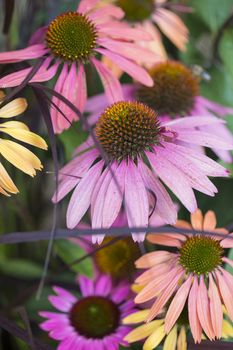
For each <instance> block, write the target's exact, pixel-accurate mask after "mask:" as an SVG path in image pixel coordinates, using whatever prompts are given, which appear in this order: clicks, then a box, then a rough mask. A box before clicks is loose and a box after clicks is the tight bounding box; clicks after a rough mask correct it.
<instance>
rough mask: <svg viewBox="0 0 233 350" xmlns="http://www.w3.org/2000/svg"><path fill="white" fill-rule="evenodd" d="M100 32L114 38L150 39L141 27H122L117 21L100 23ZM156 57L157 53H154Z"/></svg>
mask: <svg viewBox="0 0 233 350" xmlns="http://www.w3.org/2000/svg"><path fill="white" fill-rule="evenodd" d="M100 32H101V33H105V34H107V35H109V36H111V37H113V38H116V39H125V38H127V40H137V41H138V40H144V41H145V40H148V41H149V40H151V39H152V37H151V35H150V34H149V33H148V32H147V31H145V30H143V29H139V28H130V27H128V28H127V27H126V28H124V27H121V26H119V25H118V23H117V22H111V23H109V22H108V23H104V24H101V26H100ZM119 44H120V43H119ZM113 51H114V50H113ZM146 51H147V50H146ZM156 57H157V55H156Z"/></svg>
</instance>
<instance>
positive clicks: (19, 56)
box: [0, 44, 48, 63]
mask: <svg viewBox="0 0 233 350" xmlns="http://www.w3.org/2000/svg"><path fill="white" fill-rule="evenodd" d="M47 51H48V49H47V48H46V46H45V45H44V44H36V45H32V46H28V47H26V48H25V49H22V50H15V51H8V52H0V63H13V62H20V61H24V60H31V59H34V58H39V57H42V56H43V55H44V54H45V53H46V52H47Z"/></svg>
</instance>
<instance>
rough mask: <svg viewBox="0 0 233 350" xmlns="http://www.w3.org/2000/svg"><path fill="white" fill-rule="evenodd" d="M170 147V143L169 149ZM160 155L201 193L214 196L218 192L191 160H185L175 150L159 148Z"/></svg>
mask: <svg viewBox="0 0 233 350" xmlns="http://www.w3.org/2000/svg"><path fill="white" fill-rule="evenodd" d="M171 149H172V145H171V147H170V150H171ZM160 153H161V155H164V157H166V160H167V161H169V162H170V163H172V164H173V165H174V166H175V167H176V168H177V169H179V170H180V171H181V172H182V173H183V174H184V175H185V177H186V179H187V181H188V183H189V185H190V186H191V187H192V188H193V189H195V190H197V191H200V192H202V193H205V194H207V195H209V196H214V194H215V193H216V192H218V190H217V188H216V187H215V186H214V184H213V183H212V182H211V181H210V180H209V179H208V177H207V176H206V175H205V174H203V172H202V171H200V170H199V169H198V168H197V167H196V165H195V164H193V163H192V162H191V160H190V159H189V160H187V159H186V158H185V157H183V155H182V154H180V153H179V152H177V150H176V151H175V150H173V151H169V152H167V150H165V149H164V150H161V151H160Z"/></svg>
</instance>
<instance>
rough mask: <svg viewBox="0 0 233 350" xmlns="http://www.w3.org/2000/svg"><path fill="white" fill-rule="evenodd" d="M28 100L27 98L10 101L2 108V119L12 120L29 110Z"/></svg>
mask: <svg viewBox="0 0 233 350" xmlns="http://www.w3.org/2000/svg"><path fill="white" fill-rule="evenodd" d="M27 106H28V104H27V100H26V99H25V98H21V97H19V98H15V99H14V100H13V101H10V102H9V103H7V104H6V105H5V106H3V107H1V106H0V118H12V117H15V116H17V115H19V114H21V113H23V112H24V111H25V110H26V109H27Z"/></svg>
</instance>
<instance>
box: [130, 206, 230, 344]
mask: <svg viewBox="0 0 233 350" xmlns="http://www.w3.org/2000/svg"><path fill="white" fill-rule="evenodd" d="M176 227H177V228H180V227H181V228H184V229H194V230H200V231H202V230H206V231H211V232H213V235H209V236H207V235H200V234H180V233H175V234H169V233H167V234H166V233H165V234H149V235H148V237H147V238H148V240H149V241H150V242H152V243H155V244H161V245H163V246H168V247H175V248H177V252H168V251H165V250H163V251H155V252H151V253H148V254H145V255H144V256H142V257H141V258H139V259H138V260H137V261H136V266H137V267H138V268H143V269H148V270H147V271H146V272H144V273H143V274H142V275H141V276H139V277H138V278H137V280H136V282H137V283H138V284H139V285H142V286H143V289H142V291H141V292H139V294H138V295H137V296H136V298H135V302H136V303H144V302H145V301H148V300H153V299H154V298H155V302H154V304H153V305H152V307H151V309H150V312H149V314H148V315H147V318H146V320H147V321H151V320H152V319H154V318H155V317H156V316H157V315H158V313H159V312H161V310H162V308H163V307H164V306H165V305H166V304H167V303H168V305H169V308H168V311H167V313H166V317H165V328H164V329H165V333H169V332H170V330H171V329H172V327H173V326H174V324H175V323H176V321H177V319H178V318H179V316H180V314H181V312H182V310H183V309H184V308H185V307H187V308H188V317H189V324H190V328H191V332H192V334H193V338H194V340H195V342H200V341H201V334H202V330H203V331H204V332H205V334H206V335H207V337H208V338H209V339H211V340H213V339H215V338H220V337H221V335H222V321H223V311H222V303H223V304H224V305H225V307H226V310H227V313H228V316H229V317H230V319H231V320H233V276H232V275H231V274H230V273H229V272H228V271H226V270H225V269H224V267H223V264H224V263H227V264H229V265H230V266H233V261H232V260H230V259H228V258H227V257H225V256H224V248H232V247H233V234H232V233H231V234H228V231H227V230H225V229H223V228H221V229H218V228H216V217H215V214H214V212H212V211H208V212H207V213H206V215H205V216H204V218H203V215H202V213H201V211H200V210H197V211H196V212H195V213H194V214H192V215H191V224H189V223H188V222H186V221H178V222H177V225H176ZM216 233H220V234H222V235H223V236H217V235H216Z"/></svg>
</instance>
